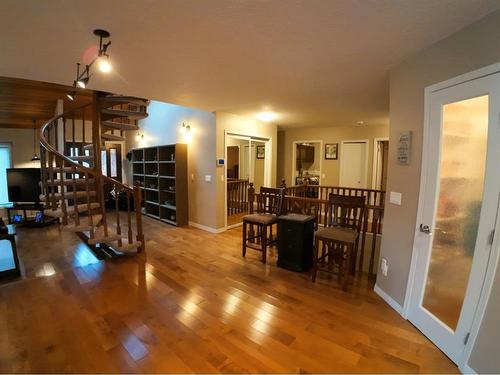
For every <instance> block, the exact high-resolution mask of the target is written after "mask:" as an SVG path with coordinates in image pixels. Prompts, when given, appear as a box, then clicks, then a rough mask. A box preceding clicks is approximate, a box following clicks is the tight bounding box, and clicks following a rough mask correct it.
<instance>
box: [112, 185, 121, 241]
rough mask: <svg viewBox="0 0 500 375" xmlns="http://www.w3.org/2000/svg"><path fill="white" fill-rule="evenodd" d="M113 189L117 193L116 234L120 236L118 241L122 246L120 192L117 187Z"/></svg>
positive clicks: (114, 186)
mask: <svg viewBox="0 0 500 375" xmlns="http://www.w3.org/2000/svg"><path fill="white" fill-rule="evenodd" d="M113 189H114V191H115V211H116V234H119V235H120V239H119V240H118V246H122V239H121V234H122V228H121V226H120V204H119V194H120V191H119V189H118V186H117V185H113Z"/></svg>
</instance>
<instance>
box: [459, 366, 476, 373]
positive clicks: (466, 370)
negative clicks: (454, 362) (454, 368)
mask: <svg viewBox="0 0 500 375" xmlns="http://www.w3.org/2000/svg"><path fill="white" fill-rule="evenodd" d="M458 369H459V370H460V372H461V373H462V374H471V375H475V374H477V372H476V371H474V369H473V368H472V367H470V366H469V365H467V364H465V365H462V366H460V367H459V368H458Z"/></svg>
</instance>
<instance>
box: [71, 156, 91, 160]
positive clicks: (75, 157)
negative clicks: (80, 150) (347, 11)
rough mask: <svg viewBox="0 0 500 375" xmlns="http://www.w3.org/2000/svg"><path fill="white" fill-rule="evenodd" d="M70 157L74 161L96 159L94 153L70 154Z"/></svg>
mask: <svg viewBox="0 0 500 375" xmlns="http://www.w3.org/2000/svg"><path fill="white" fill-rule="evenodd" d="M68 158H70V159H71V160H74V161H94V157H93V156H92V155H79V156H68Z"/></svg>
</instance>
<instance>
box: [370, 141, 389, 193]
mask: <svg viewBox="0 0 500 375" xmlns="http://www.w3.org/2000/svg"><path fill="white" fill-rule="evenodd" d="M388 162H389V139H388V138H375V139H374V140H373V173H372V189H375V190H382V191H385V190H386V187H387V165H388Z"/></svg>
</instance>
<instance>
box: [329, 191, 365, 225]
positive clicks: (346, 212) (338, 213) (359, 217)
mask: <svg viewBox="0 0 500 375" xmlns="http://www.w3.org/2000/svg"><path fill="white" fill-rule="evenodd" d="M364 213H365V197H352V196H346V195H339V194H330V195H329V196H328V213H327V215H328V220H327V225H328V226H330V227H344V228H350V229H354V230H356V231H358V232H360V231H361V224H362V222H363V217H364Z"/></svg>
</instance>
